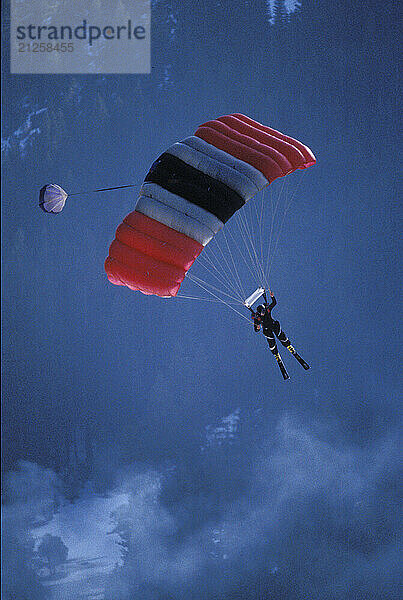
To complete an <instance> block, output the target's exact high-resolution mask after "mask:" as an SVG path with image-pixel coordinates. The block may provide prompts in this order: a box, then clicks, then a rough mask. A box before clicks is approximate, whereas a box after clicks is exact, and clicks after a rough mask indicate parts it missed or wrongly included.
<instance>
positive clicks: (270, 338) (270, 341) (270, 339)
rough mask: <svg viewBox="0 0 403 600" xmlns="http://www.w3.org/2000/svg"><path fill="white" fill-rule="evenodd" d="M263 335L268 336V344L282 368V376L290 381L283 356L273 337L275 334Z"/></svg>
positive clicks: (265, 332)
mask: <svg viewBox="0 0 403 600" xmlns="http://www.w3.org/2000/svg"><path fill="white" fill-rule="evenodd" d="M263 333H264V335H265V336H266V339H267V343H268V344H269V349H270V352H271V353H272V354H273V355H274V358H275V359H276V361H277V364H278V366H279V368H280V371H281V374H282V376H283V378H284V379H289V378H290V376H289V375H288V373H287V369H286V368H285V366H284V363H283V361H282V360H281V356H280V354H279V353H278V350H277V344H276V340H275V337H274V335H273V332H272V331H264V332H263Z"/></svg>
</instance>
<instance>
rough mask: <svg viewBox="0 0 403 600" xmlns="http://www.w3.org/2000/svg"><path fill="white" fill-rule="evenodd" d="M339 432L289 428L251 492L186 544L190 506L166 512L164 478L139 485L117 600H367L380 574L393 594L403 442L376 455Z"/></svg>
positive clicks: (125, 514) (115, 586)
mask: <svg viewBox="0 0 403 600" xmlns="http://www.w3.org/2000/svg"><path fill="white" fill-rule="evenodd" d="M332 434H334V432H330V431H329V430H321V428H320V427H316V426H307V425H301V424H300V423H297V422H295V421H293V420H292V419H291V418H290V417H287V416H286V417H285V418H283V419H282V420H281V421H280V422H279V423H278V427H277V430H276V434H275V438H274V440H273V439H272V438H269V437H268V438H267V440H266V442H265V443H264V444H263V445H262V446H261V447H260V448H259V450H258V451H257V452H256V456H255V460H253V461H251V462H252V464H253V466H252V468H251V470H250V473H249V486H248V488H247V490H246V491H245V493H243V494H242V495H241V496H240V497H238V498H236V500H235V501H234V502H227V504H226V505H225V507H224V509H223V511H222V513H221V515H220V516H219V517H218V518H216V519H211V518H210V519H209V520H208V521H205V522H202V524H201V526H200V527H199V528H198V529H193V530H192V531H186V533H185V534H184V533H183V531H182V524H183V522H184V521H186V519H184V518H183V515H184V514H185V513H186V511H187V510H188V507H189V505H188V503H187V502H186V498H184V499H183V502H182V503H181V502H179V503H178V502H176V503H175V505H174V506H172V507H169V506H167V504H166V503H165V502H164V501H163V489H164V485H163V478H162V475H154V476H146V477H145V478H144V479H135V480H133V482H132V483H133V488H132V492H131V494H130V496H129V498H130V499H129V502H128V504H127V506H126V507H125V508H124V509H122V513H121V514H120V515H118V514H116V518H117V521H118V522H119V521H120V522H121V523H123V524H124V527H125V528H126V529H125V530H124V533H123V535H122V539H123V540H124V546H125V554H124V563H123V566H122V567H119V568H118V569H117V570H116V571H115V573H114V574H113V576H112V577H111V579H110V581H109V587H108V590H109V591H108V594H107V596H106V597H107V598H116V599H119V600H126V599H129V598H130V599H134V598H137V597H139V598H140V597H141V598H145V599H147V598H165V597H169V598H172V599H175V600H176V599H178V600H179V599H182V598H183V599H184V598H189V597H195V598H199V597H200V598H210V597H211V598H212V597H220V598H223V599H224V598H230V597H232V595H231V594H233V593H235V592H238V593H239V592H240V590H242V589H243V588H245V590H246V589H247V590H248V592H247V595H245V597H247V598H248V600H249V599H252V598H258V597H261V596H259V594H263V595H264V597H265V598H278V597H281V598H284V599H288V598H289V599H292V598H302V597H314V598H317V599H318V600H319V599H322V598H323V599H325V598H326V599H329V598H330V599H336V598H337V599H346V600H347V598H349V599H351V598H352V597H354V598H361V597H362V598H364V597H365V593H364V592H365V590H368V589H369V586H368V584H367V583H366V582H367V580H368V573H369V572H370V571H371V570H372V571H371V572H372V577H371V579H372V588H374V587H375V589H376V588H377V587H378V588H379V589H387V586H388V585H389V584H388V579H391V580H393V576H392V575H390V573H388V572H387V571H385V569H384V565H385V560H386V558H385V557H386V556H387V557H388V560H389V561H390V562H391V564H397V557H398V551H397V545H396V540H395V537H394V533H393V532H394V531H396V527H397V524H398V513H397V499H396V497H395V492H394V489H395V488H394V486H395V477H396V473H395V468H396V465H397V456H396V447H397V445H396V440H394V439H392V438H391V439H388V440H384V441H383V442H382V443H380V444H379V446H378V447H377V448H376V449H372V450H368V449H366V448H357V447H346V446H344V445H342V444H341V443H340V442H339V443H337V442H335V441H333V442H332V441H329V438H331V439H333V440H334V439H338V438H335V436H334V435H332ZM234 464H235V463H234ZM387 473H388V474H389V479H390V481H389V483H386V482H385V474H387ZM385 486H386V488H387V489H389V494H386V498H388V499H387V500H383V498H385ZM206 514H207V513H206ZM194 518H195V521H196V522H200V518H199V515H194ZM385 586H386V587H385ZM351 589H354V590H355V592H354V593H355V596H351V595H350V590H351ZM391 589H392V588H391ZM280 593H281V596H280ZM164 594H166V596H165V595H164ZM197 594H199V595H197ZM367 597H368V596H367Z"/></svg>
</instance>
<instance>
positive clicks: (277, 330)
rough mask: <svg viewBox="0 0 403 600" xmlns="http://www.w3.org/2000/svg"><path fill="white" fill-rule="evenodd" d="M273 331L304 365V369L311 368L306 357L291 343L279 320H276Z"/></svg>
mask: <svg viewBox="0 0 403 600" xmlns="http://www.w3.org/2000/svg"><path fill="white" fill-rule="evenodd" d="M273 331H274V333H275V334H276V336H277V337H278V339H279V340H280V342H281V343H282V344H283V346H284V347H285V348H287V350H289V351H290V352H291V354H292V355H293V356H295V358H296V359H297V361H298V362H299V364H300V365H301V366H302V367H304V369H305V370H306V371H307V370H308V369H309V368H310V367H309V365H308V363H306V362H305V361H304V359H303V358H302V357H301V356H300V355H299V354H298V352H297V351H296V350H295V348H294V346H292V345H291V342H290V340H289V339H288V337H287V336H286V334H285V333H284V331H283V330H282V329H281V326H280V323H279V322H278V321H274V327H273Z"/></svg>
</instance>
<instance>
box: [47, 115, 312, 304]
mask: <svg viewBox="0 0 403 600" xmlns="http://www.w3.org/2000/svg"><path fill="white" fill-rule="evenodd" d="M315 162H316V161H315V157H314V155H313V154H312V152H311V151H310V150H309V148H307V147H306V146H304V145H303V144H302V143H301V142H298V141H297V140H294V139H293V138H291V137H289V136H286V135H284V134H282V133H280V132H278V131H276V130H274V129H271V128H270V127H266V126H264V125H261V124H260V123H257V122H256V121H253V120H252V119H250V118H249V117H246V116H244V115H240V114H233V115H225V116H222V117H219V118H218V119H215V120H212V121H208V122H207V123H204V124H203V125H201V126H200V127H199V128H198V129H197V130H196V132H195V135H194V136H191V137H188V138H185V139H184V140H182V141H181V142H177V143H175V144H173V146H171V147H170V148H168V149H167V150H166V151H165V152H164V153H163V154H162V155H161V156H160V157H159V158H158V159H157V160H156V161H155V162H154V163H153V165H152V166H151V168H150V171H149V172H148V174H147V176H146V178H145V181H144V184H143V186H142V187H141V190H140V197H139V199H138V202H137V205H136V206H135V210H134V211H133V212H132V213H130V215H128V216H127V217H126V218H125V219H124V221H123V223H122V224H121V225H120V226H119V227H118V229H117V231H116V237H115V240H114V241H113V242H112V244H111V246H110V249H109V256H108V257H107V259H106V261H105V270H106V273H107V276H108V279H109V281H111V283H114V284H116V285H125V286H127V287H129V288H131V289H133V290H139V291H141V292H143V293H144V294H156V295H158V296H162V297H171V296H176V294H177V293H178V290H179V288H180V286H181V283H182V282H183V280H184V278H185V275H186V273H187V271H188V269H189V268H190V267H191V265H192V264H193V262H194V261H195V260H196V258H197V256H198V255H199V254H200V252H201V251H202V250H203V248H204V247H205V246H206V245H207V244H208V242H209V241H210V240H211V239H212V238H213V237H214V235H215V234H216V233H218V231H219V230H220V229H221V228H222V227H223V226H224V224H225V223H226V222H227V221H228V219H230V218H231V217H232V215H233V214H234V213H235V212H236V211H238V210H239V209H242V206H243V205H244V204H245V203H246V202H247V201H248V200H249V199H250V198H252V196H254V195H255V194H256V193H257V192H259V191H260V190H262V189H263V188H264V187H266V186H267V185H269V184H270V183H272V182H273V181H274V180H275V179H277V178H278V177H283V176H284V175H287V174H289V173H292V172H293V171H295V170H296V169H304V168H306V167H309V166H311V165H313V164H314V163H315ZM45 187H47V186H45ZM57 187H58V186H57ZM62 191H63V190H62Z"/></svg>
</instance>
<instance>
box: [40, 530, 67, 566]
mask: <svg viewBox="0 0 403 600" xmlns="http://www.w3.org/2000/svg"><path fill="white" fill-rule="evenodd" d="M68 552H69V550H68V548H67V546H66V545H65V544H64V543H63V541H62V539H61V538H60V537H59V536H57V535H51V534H50V533H46V534H45V535H44V536H43V538H42V541H41V543H40V544H39V547H38V556H40V557H41V558H44V559H45V560H46V561H47V563H48V567H49V571H50V574H51V575H54V574H55V572H56V567H57V566H58V565H60V564H62V563H63V562H65V561H66V559H67V556H68Z"/></svg>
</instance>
